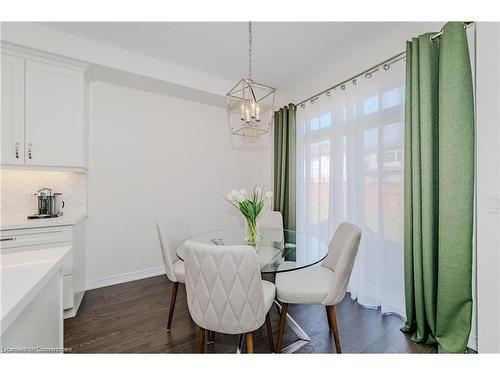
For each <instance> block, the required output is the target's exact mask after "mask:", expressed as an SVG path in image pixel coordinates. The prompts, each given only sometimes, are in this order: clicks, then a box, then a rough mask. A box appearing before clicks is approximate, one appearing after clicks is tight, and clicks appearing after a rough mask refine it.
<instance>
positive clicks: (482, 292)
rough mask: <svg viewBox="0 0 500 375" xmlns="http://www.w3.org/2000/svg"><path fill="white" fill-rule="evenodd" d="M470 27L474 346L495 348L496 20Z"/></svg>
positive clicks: (499, 216)
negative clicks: (473, 119) (474, 33)
mask: <svg viewBox="0 0 500 375" xmlns="http://www.w3.org/2000/svg"><path fill="white" fill-rule="evenodd" d="M476 30H477V38H476V116H477V125H476V126H477V133H476V137H477V139H476V144H477V160H476V164H477V177H476V183H477V188H476V189H477V200H476V207H477V229H476V231H477V296H478V300H477V317H478V322H477V324H478V349H479V352H480V353H493V352H494V353H498V352H500V212H499V210H498V209H497V210H495V209H494V208H493V207H492V206H493V205H494V200H495V197H496V199H497V200H499V201H500V23H498V22H495V23H488V22H479V23H478V24H477V25H476ZM497 202H498V201H497ZM497 204H498V203H497Z"/></svg>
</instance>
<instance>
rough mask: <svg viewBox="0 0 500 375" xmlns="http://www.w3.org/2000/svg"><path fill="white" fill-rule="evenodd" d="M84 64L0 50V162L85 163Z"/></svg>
mask: <svg viewBox="0 0 500 375" xmlns="http://www.w3.org/2000/svg"><path fill="white" fill-rule="evenodd" d="M85 71H86V66H83V65H82V64H80V63H75V65H72V64H71V63H68V61H67V60H64V61H61V60H58V59H57V58H54V60H51V59H50V57H47V56H46V55H43V56H40V55H37V53H36V52H32V51H26V50H24V49H21V48H14V49H13V50H11V49H2V98H1V100H2V154H1V156H2V160H1V162H2V165H25V166H36V167H50V168H58V167H61V168H67V167H69V168H87V153H88V146H87V142H88V138H87V129H88V127H87V117H88V116H87V92H88V90H87V88H88V83H87V81H86V79H85Z"/></svg>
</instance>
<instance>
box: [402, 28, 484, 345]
mask: <svg viewBox="0 0 500 375" xmlns="http://www.w3.org/2000/svg"><path fill="white" fill-rule="evenodd" d="M442 31H443V34H442V37H441V38H440V39H436V40H434V41H431V40H430V36H431V35H433V34H424V35H421V36H419V37H418V38H413V39H412V41H411V42H408V43H407V49H406V114H405V122H406V123H405V193H404V195H405V198H404V200H405V203H404V204H405V222H404V251H405V296H406V315H407V321H406V324H405V326H404V327H403V328H402V330H403V331H404V332H408V333H411V334H412V339H413V340H414V341H417V342H425V343H428V344H436V345H437V347H438V351H439V352H444V353H463V352H465V350H466V347H467V341H468V338H469V334H470V328H471V317H472V281H471V279H472V243H473V215H474V213H473V206H474V142H475V141H474V137H475V135H474V100H473V87H472V73H471V66H470V60H469V51H468V46H467V37H466V31H465V28H464V24H463V23H462V22H450V23H447V24H446V25H445V26H444V28H443V30H442Z"/></svg>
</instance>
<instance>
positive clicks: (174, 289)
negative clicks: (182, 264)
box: [167, 282, 179, 330]
mask: <svg viewBox="0 0 500 375" xmlns="http://www.w3.org/2000/svg"><path fill="white" fill-rule="evenodd" d="M177 289H179V283H177V282H175V283H174V286H173V287H172V296H171V297H170V310H169V312H168V323H167V330H170V328H171V327H172V318H173V317H174V308H175V299H176V298H177Z"/></svg>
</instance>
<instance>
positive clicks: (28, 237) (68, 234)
mask: <svg viewBox="0 0 500 375" xmlns="http://www.w3.org/2000/svg"><path fill="white" fill-rule="evenodd" d="M72 239H73V230H72V227H71V226H61V227H47V228H31V229H14V230H4V231H1V233H0V249H10V248H15V247H22V246H32V245H44V244H50V243H58V242H68V241H72Z"/></svg>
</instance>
